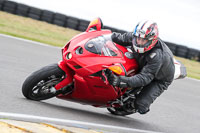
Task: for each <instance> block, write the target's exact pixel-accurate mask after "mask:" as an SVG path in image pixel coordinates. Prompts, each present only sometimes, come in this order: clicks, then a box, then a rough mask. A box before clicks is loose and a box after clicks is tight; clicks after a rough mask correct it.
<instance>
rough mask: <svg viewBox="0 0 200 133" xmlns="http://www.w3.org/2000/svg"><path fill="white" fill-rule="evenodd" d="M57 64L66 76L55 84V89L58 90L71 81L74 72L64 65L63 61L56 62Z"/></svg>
mask: <svg viewBox="0 0 200 133" xmlns="http://www.w3.org/2000/svg"><path fill="white" fill-rule="evenodd" d="M58 66H59V67H60V69H62V70H63V71H64V72H65V74H66V77H65V79H63V80H62V81H61V82H60V83H58V84H57V85H56V86H55V89H56V90H60V89H61V88H63V87H65V86H68V85H70V84H71V83H72V82H73V75H74V72H73V71H72V70H71V69H70V68H69V67H68V66H67V65H66V63H65V62H64V61H60V62H58Z"/></svg>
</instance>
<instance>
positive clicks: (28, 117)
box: [0, 112, 159, 133]
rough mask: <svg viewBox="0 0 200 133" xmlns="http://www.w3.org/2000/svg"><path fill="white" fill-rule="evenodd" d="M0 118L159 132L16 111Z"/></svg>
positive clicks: (143, 132) (117, 129)
mask: <svg viewBox="0 0 200 133" xmlns="http://www.w3.org/2000/svg"><path fill="white" fill-rule="evenodd" d="M0 118H6V119H14V120H21V121H22V120H23V121H30V122H48V123H54V124H60V125H67V126H75V127H85V126H87V128H88V127H90V128H92V127H93V128H95V129H104V130H105V129H107V130H112V131H117V132H119V131H120V132H126V133H127V132H129V133H131V132H134V133H135V132H137V133H159V132H155V131H149V130H142V129H134V128H127V127H119V126H112V125H103V124H95V123H89V122H82V121H75V120H66V119H58V118H49V117H42V116H34V115H26V114H17V113H6V112H0Z"/></svg>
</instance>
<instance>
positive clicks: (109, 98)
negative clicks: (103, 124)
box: [22, 18, 138, 115]
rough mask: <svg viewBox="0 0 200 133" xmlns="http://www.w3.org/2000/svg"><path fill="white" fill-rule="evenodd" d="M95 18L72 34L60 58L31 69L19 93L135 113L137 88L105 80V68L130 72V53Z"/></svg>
mask: <svg viewBox="0 0 200 133" xmlns="http://www.w3.org/2000/svg"><path fill="white" fill-rule="evenodd" d="M101 28H102V22H101V20H100V19H99V18H97V19H95V20H94V21H91V22H90V24H89V26H88V28H87V30H86V31H85V32H83V33H81V34H79V35H77V36H75V37H74V38H72V39H71V40H70V41H69V42H68V43H67V44H66V45H65V46H64V47H63V48H62V56H63V60H62V61H60V62H59V63H56V64H52V65H48V66H45V67H43V68H41V69H39V70H37V71H35V72H33V73H32V74H31V75H30V76H29V77H27V79H26V80H25V81H24V83H23V86H22V92H23V95H24V96H25V97H26V98H27V99H31V100H36V101H39V100H45V99H49V98H52V97H55V96H56V97H57V98H59V99H63V100H68V101H73V102H78V103H83V104H89V105H92V106H95V107H106V108H107V109H108V111H109V112H111V113H112V114H115V115H129V114H132V113H135V112H136V110H135V108H134V104H133V103H134V100H135V95H136V94H137V93H138V91H136V92H135V93H134V92H131V93H130V91H132V90H131V89H129V88H124V89H122V88H118V87H114V86H112V85H110V84H109V83H108V81H107V75H108V73H109V72H111V71H112V72H113V73H115V74H116V75H126V76H133V75H135V74H136V73H137V69H138V65H137V62H136V60H135V59H134V58H133V55H132V53H131V52H129V50H128V49H127V48H125V47H123V46H120V45H118V44H115V43H114V42H112V40H111V31H110V30H102V29H101Z"/></svg>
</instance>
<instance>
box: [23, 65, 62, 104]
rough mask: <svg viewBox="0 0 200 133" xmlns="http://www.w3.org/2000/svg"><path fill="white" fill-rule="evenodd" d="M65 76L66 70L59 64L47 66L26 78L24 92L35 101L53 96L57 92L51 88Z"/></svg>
mask: <svg viewBox="0 0 200 133" xmlns="http://www.w3.org/2000/svg"><path fill="white" fill-rule="evenodd" d="M64 77H65V72H64V71H63V70H62V69H60V68H59V66H58V64H51V65H48V66H45V67H43V68H41V69H39V70H37V71H35V72H33V73H32V74H31V75H30V76H29V77H27V78H26V80H25V81H24V83H23V85H22V93H23V95H24V96H25V97H26V98H27V99H30V100H35V101H39V100H46V99H49V98H52V97H54V96H55V93H53V92H52V90H51V89H52V88H53V87H54V86H55V85H56V84H58V83H59V82H61V81H62V80H63V79H64Z"/></svg>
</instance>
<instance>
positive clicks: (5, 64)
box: [0, 35, 200, 133]
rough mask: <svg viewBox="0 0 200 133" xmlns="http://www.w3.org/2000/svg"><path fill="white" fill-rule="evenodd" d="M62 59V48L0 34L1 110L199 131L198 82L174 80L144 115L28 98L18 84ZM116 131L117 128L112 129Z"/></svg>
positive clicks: (171, 132) (170, 131) (179, 132)
mask: <svg viewBox="0 0 200 133" xmlns="http://www.w3.org/2000/svg"><path fill="white" fill-rule="evenodd" d="M59 60H61V48H57V47H51V46H45V45H38V44H37V43H34V42H31V41H24V40H21V39H16V38H12V37H11V38H10V37H6V36H2V35H0V89H1V92H0V112H9V113H19V114H27V115H35V116H42V117H49V118H58V119H65V120H75V121H81V122H89V123H96V124H104V125H112V126H117V127H127V128H132V129H139V130H144V131H147V132H148V131H149V132H151V131H153V132H166V133H188V132H192V133H199V132H200V96H199V95H200V81H198V80H194V79H190V78H186V79H183V80H176V81H174V82H173V84H172V85H171V86H170V87H169V89H168V90H167V91H165V92H164V93H163V94H162V95H161V96H160V97H159V98H158V99H157V100H156V101H155V102H154V104H153V105H152V106H151V111H150V112H149V113H148V114H146V115H139V114H133V115H130V116H126V117H121V116H114V115H111V114H110V113H109V112H108V111H107V110H106V109H105V108H95V107H92V106H88V105H81V104H78V103H73V102H68V101H64V100H59V99H56V98H52V99H49V100H46V101H40V102H36V101H31V100H27V99H25V98H24V97H23V95H22V93H21V86H22V83H23V81H24V80H25V78H26V77H27V76H28V75H29V74H30V73H31V72H33V71H35V70H37V69H39V68H41V67H43V66H46V65H48V64H51V63H56V62H58V61H59ZM113 132H119V131H117V130H116V131H113Z"/></svg>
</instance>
